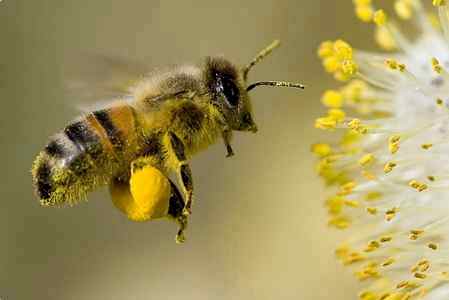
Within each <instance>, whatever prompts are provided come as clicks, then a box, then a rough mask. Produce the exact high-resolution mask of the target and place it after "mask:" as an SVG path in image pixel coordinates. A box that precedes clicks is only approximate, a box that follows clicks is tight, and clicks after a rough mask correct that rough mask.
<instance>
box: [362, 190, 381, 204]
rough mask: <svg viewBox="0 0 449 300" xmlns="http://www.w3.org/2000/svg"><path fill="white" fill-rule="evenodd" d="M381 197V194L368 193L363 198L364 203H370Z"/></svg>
mask: <svg viewBox="0 0 449 300" xmlns="http://www.w3.org/2000/svg"><path fill="white" fill-rule="evenodd" d="M381 197H382V193H380V192H369V193H367V194H366V196H365V201H368V202H371V201H376V200H379V199H380V198H381Z"/></svg>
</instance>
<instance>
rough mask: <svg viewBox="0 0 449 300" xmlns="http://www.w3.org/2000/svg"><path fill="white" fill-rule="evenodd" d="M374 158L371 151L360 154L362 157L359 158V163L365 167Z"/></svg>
mask: <svg viewBox="0 0 449 300" xmlns="http://www.w3.org/2000/svg"><path fill="white" fill-rule="evenodd" d="M374 160H375V157H374V155H373V154H372V153H368V154H365V155H364V156H362V158H360V159H359V165H360V166H362V167H366V166H368V165H370V164H371V163H373V162H374Z"/></svg>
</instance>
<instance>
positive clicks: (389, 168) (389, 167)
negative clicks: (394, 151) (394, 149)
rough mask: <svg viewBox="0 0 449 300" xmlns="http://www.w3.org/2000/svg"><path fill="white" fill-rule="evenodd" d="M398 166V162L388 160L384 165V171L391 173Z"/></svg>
mask: <svg viewBox="0 0 449 300" xmlns="http://www.w3.org/2000/svg"><path fill="white" fill-rule="evenodd" d="M396 166H397V164H396V163H394V162H388V163H386V164H385V166H384V172H385V173H390V172H391V171H393V169H394V168H395V167H396Z"/></svg>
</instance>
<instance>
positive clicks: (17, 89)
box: [0, 0, 373, 300]
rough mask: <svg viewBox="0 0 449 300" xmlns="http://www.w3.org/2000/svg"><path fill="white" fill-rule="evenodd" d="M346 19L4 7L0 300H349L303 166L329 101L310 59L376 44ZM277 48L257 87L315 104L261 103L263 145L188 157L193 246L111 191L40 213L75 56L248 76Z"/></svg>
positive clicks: (197, 7) (69, 108)
mask: <svg viewBox="0 0 449 300" xmlns="http://www.w3.org/2000/svg"><path fill="white" fill-rule="evenodd" d="M352 11H353V9H352V4H351V1H349V0H347V1H329V0H315V1H309V0H307V1H306V0H302V1H301V0H291V1H286V0H248V1H238V0H227V1H210V0H199V1H172V0H168V1H165V0H164V1H151V0H149V1H136V0H134V1H123V0H122V1H119V0H112V1H111V0H96V1H87V0H79V1H68V0H67V1H62V0H33V1H31V0H4V1H2V2H1V3H0V34H1V46H0V95H1V103H2V108H1V110H2V117H1V118H0V138H1V149H0V154H1V156H0V157H1V158H0V159H1V166H2V172H1V175H0V184H1V189H0V192H1V202H0V203H1V204H0V205H1V209H0V237H1V239H0V297H1V299H7V300H8V299H46V300H50V299H77V300H78V299H109V300H113V299H164V300H166V299H180V298H181V297H182V299H187V300H188V299H195V300H201V299H258V300H263V299H335V300H338V299H355V298H356V292H357V289H358V288H357V285H356V284H355V280H353V278H352V276H351V274H349V271H348V270H344V269H343V267H342V266H340V265H339V264H338V263H337V262H336V261H335V259H334V256H333V249H334V246H335V244H336V241H337V236H336V233H335V232H334V231H332V230H330V229H328V228H327V227H326V220H327V219H326V212H325V209H324V208H323V205H322V202H323V197H324V191H323V187H322V184H321V182H320V181H319V180H318V179H317V177H316V176H315V174H314V171H313V169H314V158H313V157H312V155H311V154H310V153H309V147H310V144H311V143H313V142H315V141H317V140H319V139H320V135H321V132H319V131H318V130H315V129H314V128H313V120H314V118H315V117H317V116H318V115H320V114H321V113H322V108H321V107H320V103H319V97H320V93H321V92H322V91H323V90H324V89H325V88H328V87H332V86H336V85H337V83H335V82H334V81H333V80H332V78H331V76H329V75H327V74H324V71H323V70H322V68H321V65H320V61H319V60H318V59H317V58H316V54H315V53H316V48H317V46H318V45H319V43H320V42H321V41H322V40H324V39H336V38H338V37H344V38H346V39H348V40H349V41H350V42H352V43H354V44H356V45H357V46H359V47H368V46H370V45H372V44H373V43H372V37H371V28H370V27H369V26H365V25H360V23H358V22H357V21H356V19H355V17H354V16H353V12H352ZM275 38H279V39H281V41H282V42H283V45H282V47H281V48H280V49H278V50H277V51H276V52H275V54H273V55H272V56H270V57H269V58H268V59H267V60H265V61H264V62H263V63H261V64H260V65H258V66H257V67H256V68H255V69H254V71H253V72H252V73H251V74H250V75H251V79H254V80H268V79H272V80H274V79H278V80H290V81H301V82H303V83H305V84H306V85H307V86H308V88H307V89H306V90H305V91H304V92H298V91H296V90H289V89H270V88H260V89H258V90H257V91H255V92H254V93H253V94H252V97H253V103H254V110H255V118H256V121H257V123H258V126H259V132H258V134H256V135H252V134H239V133H238V134H236V138H235V141H234V150H235V152H236V156H235V157H233V158H232V159H226V158H225V149H224V147H223V145H222V144H218V145H216V146H214V147H212V148H210V149H209V151H206V152H204V153H202V154H200V155H198V156H197V157H195V159H194V160H193V163H192V168H193V172H194V181H195V186H196V199H197V201H196V203H195V207H194V214H193V216H192V220H191V226H190V228H189V230H188V233H187V234H188V241H187V243H186V244H184V245H181V246H180V245H176V244H175V243H174V235H175V232H176V226H175V225H174V224H172V223H168V222H154V223H132V222H131V221H128V220H127V219H126V218H125V217H124V216H123V215H121V214H120V213H119V212H118V210H117V209H115V208H114V207H113V205H112V203H111V201H110V199H109V195H108V194H107V191H105V190H101V191H99V192H98V193H94V194H93V195H92V196H91V197H90V201H89V202H88V203H82V204H80V205H78V206H76V207H71V208H63V209H51V208H42V207H39V205H38V202H37V201H36V199H35V197H34V195H33V191H32V187H31V178H30V172H29V170H30V167H31V163H32V161H33V159H34V156H35V155H36V154H37V153H38V151H39V150H40V149H41V148H42V147H43V146H44V145H45V143H46V141H47V139H48V137H49V136H50V135H51V134H53V133H55V132H56V131H58V130H59V129H61V128H63V126H64V125H65V124H66V123H67V122H68V121H69V120H71V119H73V118H74V117H75V116H76V114H77V113H76V110H75V109H73V107H75V106H77V103H76V101H74V100H72V99H70V100H69V98H68V97H66V95H65V91H64V85H63V81H64V66H66V65H68V64H70V63H72V64H73V61H75V58H74V57H73V56H72V54H73V53H80V52H82V53H100V54H106V55H111V56H118V57H123V58H126V59H131V60H137V61H145V62H146V63H147V64H148V65H149V66H151V67H158V66H165V65H167V64H175V63H183V62H198V61H199V59H200V58H201V57H203V56H205V55H216V54H224V55H225V56H226V57H228V58H230V59H232V60H233V61H235V62H236V63H238V64H245V63H246V62H248V61H249V59H250V58H252V57H253V56H254V55H255V54H256V52H257V51H259V50H260V49H261V48H263V47H264V46H265V45H267V44H268V43H269V42H271V41H272V40H273V39H275ZM107 75H108V74H105V76H107Z"/></svg>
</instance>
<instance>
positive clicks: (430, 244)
mask: <svg viewBox="0 0 449 300" xmlns="http://www.w3.org/2000/svg"><path fill="white" fill-rule="evenodd" d="M427 247H429V248H430V249H432V250H437V249H438V245H437V244H435V243H429V244H427Z"/></svg>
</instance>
